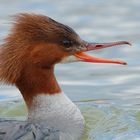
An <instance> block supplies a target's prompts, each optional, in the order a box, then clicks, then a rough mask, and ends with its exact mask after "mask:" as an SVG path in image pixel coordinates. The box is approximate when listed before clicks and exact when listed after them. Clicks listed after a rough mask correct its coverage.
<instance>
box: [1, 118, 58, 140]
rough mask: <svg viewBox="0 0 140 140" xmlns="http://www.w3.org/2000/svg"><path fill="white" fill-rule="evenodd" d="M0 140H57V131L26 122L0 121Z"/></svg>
mask: <svg viewBox="0 0 140 140" xmlns="http://www.w3.org/2000/svg"><path fill="white" fill-rule="evenodd" d="M0 140H59V131H58V130H55V129H53V128H48V127H46V126H42V125H40V124H37V123H31V122H28V121H16V120H4V119H0Z"/></svg>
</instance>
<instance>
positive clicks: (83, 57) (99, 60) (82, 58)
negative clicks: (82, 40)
mask: <svg viewBox="0 0 140 140" xmlns="http://www.w3.org/2000/svg"><path fill="white" fill-rule="evenodd" d="M124 44H128V45H131V44H130V43H129V42H126V41H119V42H112V43H102V44H99V43H88V44H87V45H86V48H87V50H86V51H90V50H97V49H102V48H107V47H112V46H118V45H124ZM74 56H75V57H76V58H78V59H79V61H84V62H92V63H111V64H122V65H127V63H126V62H124V61H119V60H110V59H105V58H97V57H94V56H90V55H88V54H85V53H84V52H78V53H75V54H74Z"/></svg>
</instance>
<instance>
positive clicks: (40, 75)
mask: <svg viewBox="0 0 140 140" xmlns="http://www.w3.org/2000/svg"><path fill="white" fill-rule="evenodd" d="M16 86H17V87H18V89H19V90H20V92H21V94H22V96H23V98H24V100H25V102H26V104H27V107H28V109H29V108H30V107H31V106H32V103H33V100H34V98H35V97H36V96H38V95H41V94H44V95H54V94H59V93H61V89H60V87H59V85H58V83H57V81H56V78H55V75H54V67H49V68H46V69H41V68H27V69H26V71H24V72H23V73H22V76H21V78H20V79H19V80H18V81H17V83H16Z"/></svg>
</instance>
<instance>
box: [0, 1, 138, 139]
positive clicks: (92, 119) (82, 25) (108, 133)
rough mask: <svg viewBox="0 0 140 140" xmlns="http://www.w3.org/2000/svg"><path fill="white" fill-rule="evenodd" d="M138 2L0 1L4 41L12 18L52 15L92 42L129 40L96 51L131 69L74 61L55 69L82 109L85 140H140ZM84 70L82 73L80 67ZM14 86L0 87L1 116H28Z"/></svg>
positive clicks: (67, 91) (93, 52)
mask: <svg viewBox="0 0 140 140" xmlns="http://www.w3.org/2000/svg"><path fill="white" fill-rule="evenodd" d="M139 9H140V1H138V0H129V1H128V0H123V1H122V0H86V1H84V0H81V1H80V2H78V1H74V0H71V1H64V0H61V1H57V0H53V1H52V0H46V1H45V0H34V1H32V0H30V1H28V2H24V1H19V0H13V1H12V2H9V1H8V0H0V13H1V14H0V30H1V32H0V40H1V42H2V38H3V37H4V36H6V34H7V33H8V30H9V28H10V24H9V21H8V19H9V15H13V14H16V13H19V12H20V13H21V12H32V13H40V14H45V15H48V16H50V17H52V18H54V19H56V20H58V21H60V22H62V23H65V24H67V25H69V26H71V27H72V28H74V29H75V30H76V31H77V32H78V33H79V34H80V36H81V37H82V38H83V39H85V40H88V41H94V42H108V41H116V40H127V41H130V42H131V43H132V44H133V47H127V46H124V47H117V48H109V49H103V50H98V51H92V52H91V54H92V55H95V56H100V57H105V58H111V59H116V58H119V59H122V60H125V61H127V62H128V65H127V66H120V65H103V64H90V63H73V64H65V65H57V66H56V71H55V73H56V76H57V79H58V81H59V83H60V85H61V86H62V89H63V90H64V92H65V93H67V95H68V96H69V97H70V98H71V99H72V100H73V101H74V102H75V103H76V104H77V105H78V106H79V107H80V109H81V111H82V113H83V115H84V117H85V120H86V132H85V135H84V136H83V140H132V139H133V140H139V139H140V87H139V84H140V74H139V73H140V61H139V60H140V55H139V54H140V47H139V43H140V41H139V37H140V32H139V29H140V14H139ZM79 68H80V69H79ZM26 112H27V111H26V108H25V106H24V102H23V101H22V97H21V95H20V94H19V91H18V90H17V89H16V88H15V87H11V86H6V85H1V86H0V116H1V117H15V118H19V117H25V115H26Z"/></svg>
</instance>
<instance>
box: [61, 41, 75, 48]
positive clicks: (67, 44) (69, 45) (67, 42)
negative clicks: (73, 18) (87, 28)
mask: <svg viewBox="0 0 140 140" xmlns="http://www.w3.org/2000/svg"><path fill="white" fill-rule="evenodd" d="M62 43H63V45H64V46H65V47H67V48H69V47H71V46H72V45H73V41H71V40H67V39H65V40H63V41H62Z"/></svg>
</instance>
